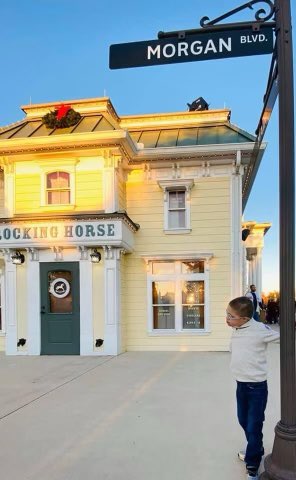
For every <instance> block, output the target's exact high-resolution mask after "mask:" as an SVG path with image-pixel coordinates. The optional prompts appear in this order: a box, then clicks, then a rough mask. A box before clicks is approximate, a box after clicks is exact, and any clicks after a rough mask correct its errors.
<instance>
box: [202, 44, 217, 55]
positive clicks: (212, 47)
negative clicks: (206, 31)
mask: <svg viewBox="0 0 296 480" xmlns="http://www.w3.org/2000/svg"><path fill="white" fill-rule="evenodd" d="M209 50H210V51H211V52H214V53H217V49H216V47H215V44H214V42H213V40H209V41H208V43H207V44H206V47H205V50H204V54H205V55H206V54H207V53H208V51H209Z"/></svg>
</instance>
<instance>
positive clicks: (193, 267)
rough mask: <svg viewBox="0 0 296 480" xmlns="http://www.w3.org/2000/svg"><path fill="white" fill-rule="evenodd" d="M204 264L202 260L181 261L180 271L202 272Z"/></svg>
mask: <svg viewBox="0 0 296 480" xmlns="http://www.w3.org/2000/svg"><path fill="white" fill-rule="evenodd" d="M204 271H205V266H204V262H203V261H202V260H199V261H196V260H192V261H188V262H182V273H204Z"/></svg>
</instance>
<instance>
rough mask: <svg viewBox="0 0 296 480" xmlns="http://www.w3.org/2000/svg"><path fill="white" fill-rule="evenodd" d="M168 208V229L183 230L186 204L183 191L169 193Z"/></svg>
mask: <svg viewBox="0 0 296 480" xmlns="http://www.w3.org/2000/svg"><path fill="white" fill-rule="evenodd" d="M168 194H169V207H168V227H169V228H172V229H173V228H185V225H186V204H185V191H184V190H176V191H170V192H168Z"/></svg>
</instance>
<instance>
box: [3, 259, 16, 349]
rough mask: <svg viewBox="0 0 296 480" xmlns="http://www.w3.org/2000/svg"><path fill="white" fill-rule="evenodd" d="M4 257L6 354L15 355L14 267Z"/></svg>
mask: <svg viewBox="0 0 296 480" xmlns="http://www.w3.org/2000/svg"><path fill="white" fill-rule="evenodd" d="M8 256H9V254H7V255H6V257H7V258H6V266H5V308H6V311H5V320H6V354H7V355H16V354H17V316H16V265H14V264H13V263H12V262H11V260H10V259H9V258H8Z"/></svg>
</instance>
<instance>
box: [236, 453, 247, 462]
mask: <svg viewBox="0 0 296 480" xmlns="http://www.w3.org/2000/svg"><path fill="white" fill-rule="evenodd" d="M237 456H238V458H239V459H240V460H241V461H242V462H244V461H245V456H246V452H244V451H243V450H241V451H240V452H238V454H237Z"/></svg>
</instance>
